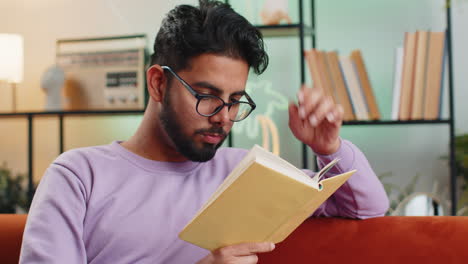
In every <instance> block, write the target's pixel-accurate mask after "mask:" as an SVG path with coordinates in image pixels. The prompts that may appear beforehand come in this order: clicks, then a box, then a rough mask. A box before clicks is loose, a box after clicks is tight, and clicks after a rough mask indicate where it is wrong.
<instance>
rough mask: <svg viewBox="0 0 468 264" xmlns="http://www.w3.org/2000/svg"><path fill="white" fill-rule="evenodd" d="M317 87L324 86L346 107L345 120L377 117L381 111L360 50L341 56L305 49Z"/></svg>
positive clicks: (315, 86) (333, 52) (324, 88)
mask: <svg viewBox="0 0 468 264" xmlns="http://www.w3.org/2000/svg"><path fill="white" fill-rule="evenodd" d="M304 56H305V59H306V61H307V63H308V66H309V70H310V74H311V77H312V80H313V82H314V89H322V92H323V93H325V94H326V95H329V96H330V97H332V98H333V100H334V101H335V102H336V103H338V104H341V105H342V106H343V108H344V110H345V115H344V120H345V121H351V120H377V119H380V111H379V108H378V106H377V102H376V99H375V96H374V92H373V90H372V86H371V83H370V81H369V76H368V74H367V70H366V67H365V64H364V60H363V57H362V54H361V52H360V51H359V50H354V51H352V52H351V55H350V56H338V53H337V52H336V51H330V52H325V51H319V50H317V49H312V50H307V51H305V52H304Z"/></svg>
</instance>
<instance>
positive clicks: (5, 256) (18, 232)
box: [0, 214, 27, 264]
mask: <svg viewBox="0 0 468 264" xmlns="http://www.w3.org/2000/svg"><path fill="white" fill-rule="evenodd" d="M26 218H27V215H25V214H24V215H20V214H16V215H15V214H0V263H2V264H13V263H18V260H19V255H20V250H21V241H22V240H23V231H24V226H25V224H26Z"/></svg>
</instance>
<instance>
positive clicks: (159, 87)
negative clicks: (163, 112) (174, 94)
mask: <svg viewBox="0 0 468 264" xmlns="http://www.w3.org/2000/svg"><path fill="white" fill-rule="evenodd" d="M166 81H167V79H166V76H165V74H164V70H163V68H161V65H158V64H155V65H152V66H151V67H149V68H148V70H147V71H146V83H147V86H148V93H149V95H150V96H151V98H152V99H153V100H154V101H155V102H162V100H163V98H164V91H165V89H166Z"/></svg>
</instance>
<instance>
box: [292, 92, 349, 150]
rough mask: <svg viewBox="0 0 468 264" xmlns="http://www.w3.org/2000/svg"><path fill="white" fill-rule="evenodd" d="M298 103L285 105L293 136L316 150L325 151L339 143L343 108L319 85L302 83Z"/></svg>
mask: <svg viewBox="0 0 468 264" xmlns="http://www.w3.org/2000/svg"><path fill="white" fill-rule="evenodd" d="M298 100H299V106H297V105H295V104H293V103H291V104H290V105H289V128H290V129H291V131H292V132H293V134H294V136H295V137H296V138H297V139H299V140H300V141H302V142H303V143H304V144H306V145H308V146H309V147H310V148H312V150H313V151H314V152H315V153H317V154H322V155H329V154H333V153H335V152H336V151H337V150H338V149H339V147H340V138H339V133H340V128H341V124H342V123H343V115H344V110H343V107H342V106H341V105H337V104H335V103H334V102H333V100H332V98H330V97H329V96H325V95H324V94H323V93H322V92H321V90H320V89H316V88H313V89H310V88H308V87H306V86H305V85H303V86H302V87H301V90H300V91H299V93H298Z"/></svg>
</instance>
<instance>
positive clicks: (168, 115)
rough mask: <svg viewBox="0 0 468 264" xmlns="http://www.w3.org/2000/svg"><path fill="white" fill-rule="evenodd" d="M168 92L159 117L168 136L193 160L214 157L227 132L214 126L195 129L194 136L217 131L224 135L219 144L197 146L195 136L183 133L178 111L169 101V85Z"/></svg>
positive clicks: (180, 151) (180, 150)
mask: <svg viewBox="0 0 468 264" xmlns="http://www.w3.org/2000/svg"><path fill="white" fill-rule="evenodd" d="M168 88H169V89H167V90H166V91H167V92H166V94H165V95H164V99H163V107H162V110H161V112H160V113H159V118H160V120H161V124H162V127H163V128H164V130H165V131H166V134H167V136H168V137H169V138H170V140H172V143H173V145H174V147H175V149H176V150H177V152H179V153H181V154H182V155H183V156H184V157H186V158H188V159H189V160H191V161H197V162H205V161H208V160H210V159H212V158H213V157H214V155H215V154H216V151H217V150H218V148H219V147H220V146H221V145H222V144H223V142H224V140H225V139H226V134H227V133H226V132H225V131H224V130H223V128H222V127H212V128H208V129H198V130H195V132H194V134H193V135H194V136H195V135H197V134H202V133H217V134H219V135H221V136H224V138H223V140H221V142H219V143H218V144H209V143H204V142H203V143H201V144H202V145H201V146H197V144H196V142H194V141H193V138H192V137H190V136H186V135H184V134H183V133H182V131H183V130H182V124H181V123H180V122H179V120H178V118H177V113H176V112H175V110H174V108H173V107H172V104H171V103H170V101H169V94H170V92H169V91H170V90H171V89H170V87H168Z"/></svg>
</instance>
